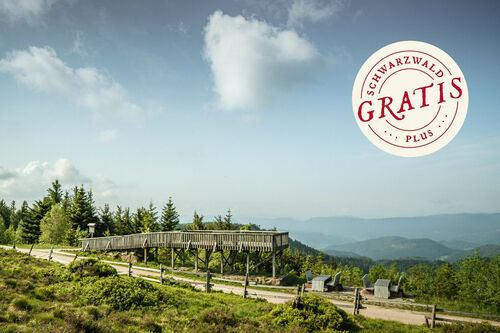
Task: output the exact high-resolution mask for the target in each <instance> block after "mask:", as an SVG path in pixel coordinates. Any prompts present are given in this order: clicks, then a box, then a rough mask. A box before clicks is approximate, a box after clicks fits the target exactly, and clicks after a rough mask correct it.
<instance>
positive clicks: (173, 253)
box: [172, 248, 175, 269]
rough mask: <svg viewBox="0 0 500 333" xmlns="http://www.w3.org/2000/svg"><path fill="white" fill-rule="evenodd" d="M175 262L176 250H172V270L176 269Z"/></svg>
mask: <svg viewBox="0 0 500 333" xmlns="http://www.w3.org/2000/svg"><path fill="white" fill-rule="evenodd" d="M174 262H175V250H174V248H172V269H174Z"/></svg>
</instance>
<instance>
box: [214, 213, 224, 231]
mask: <svg viewBox="0 0 500 333" xmlns="http://www.w3.org/2000/svg"><path fill="white" fill-rule="evenodd" d="M214 222H215V229H217V230H224V220H223V219H222V215H217V216H215V217H214Z"/></svg>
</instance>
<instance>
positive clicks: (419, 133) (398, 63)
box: [352, 41, 469, 157]
mask: <svg viewBox="0 0 500 333" xmlns="http://www.w3.org/2000/svg"><path fill="white" fill-rule="evenodd" d="M468 104H469V94H468V90H467V83H466V81H465V77H464V75H463V73H462V71H461V70H460V68H459V67H458V65H457V64H456V63H455V61H454V60H453V59H452V58H451V57H450V56H449V55H448V54H446V53H445V52H444V51H442V50H441V49H439V48H437V47H435V46H433V45H431V44H428V43H424V42H417V41H403V42H397V43H393V44H390V45H387V46H385V47H383V48H381V49H380V50H378V51H377V52H375V53H374V54H372V55H371V56H370V57H369V58H368V60H366V61H365V63H364V64H363V66H362V67H361V69H360V70H359V72H358V75H357V76H356V80H355V81H354V86H353V89H352V107H353V111H354V117H355V118H356V122H357V123H358V126H359V128H360V129H361V131H362V132H363V134H364V135H365V136H366V137H367V138H368V139H369V140H370V141H371V142H372V143H373V144H374V145H375V146H377V147H378V148H380V149H382V150H383V151H385V152H388V153H390V154H393V155H397V156H406V157H416V156H423V155H427V154H431V153H433V152H435V151H437V150H439V149H441V148H443V147H444V146H446V145H447V144H448V143H449V142H450V141H451V140H452V139H453V138H454V137H455V135H457V133H458V132H459V131H460V128H461V127H462V124H463V122H464V120H465V117H466V115H467V107H468Z"/></svg>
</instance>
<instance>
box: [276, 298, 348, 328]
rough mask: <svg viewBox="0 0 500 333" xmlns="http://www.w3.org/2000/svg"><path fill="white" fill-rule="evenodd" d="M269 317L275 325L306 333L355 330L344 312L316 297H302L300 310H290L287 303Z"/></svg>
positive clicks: (289, 305)
mask: <svg viewBox="0 0 500 333" xmlns="http://www.w3.org/2000/svg"><path fill="white" fill-rule="evenodd" d="M269 315H270V316H271V318H272V322H273V323H274V324H276V325H279V326H282V327H285V328H294V327H299V328H304V329H306V330H307V331H308V332H312V331H316V330H318V329H330V330H352V329H355V328H356V325H355V324H354V322H353V321H352V320H351V319H350V318H349V317H348V316H347V313H346V312H345V311H343V310H341V309H339V308H338V307H336V306H335V305H333V304H332V303H331V302H329V301H327V300H325V299H324V298H322V297H319V296H316V295H304V296H303V297H302V303H301V309H299V308H292V307H291V302H289V303H287V304H282V305H279V306H277V307H276V308H274V310H272V311H271V312H270V314H269Z"/></svg>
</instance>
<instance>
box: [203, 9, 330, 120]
mask: <svg viewBox="0 0 500 333" xmlns="http://www.w3.org/2000/svg"><path fill="white" fill-rule="evenodd" d="M204 57H205V59H206V60H207V61H208V62H209V63H210V66H211V70H212V74H213V79H214V83H215V87H214V91H215V92H216V93H217V95H218V97H219V104H220V107H221V108H222V109H226V110H230V109H251V108H257V107H260V106H263V105H265V104H266V103H267V102H268V101H269V100H270V98H271V97H272V95H273V94H275V93H276V92H279V91H283V90H287V89H289V88H290V87H292V86H294V85H296V84H297V83H300V82H303V81H305V80H307V79H309V78H310V74H311V72H312V71H314V70H315V69H316V68H317V67H318V66H317V65H318V63H320V62H321V57H320V54H319V52H318V51H317V50H316V48H315V47H314V45H312V44H311V43H310V42H309V41H308V40H307V39H306V38H304V37H302V36H299V35H298V34H297V33H296V32H295V31H294V30H288V29H280V28H277V27H274V26H272V25H270V24H268V23H267V22H264V21H259V20H257V19H254V18H249V19H247V18H244V17H243V16H235V17H232V16H229V15H225V14H223V13H222V12H221V11H216V12H215V13H213V14H212V15H211V16H209V18H208V23H207V25H206V27H205V48H204Z"/></svg>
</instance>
